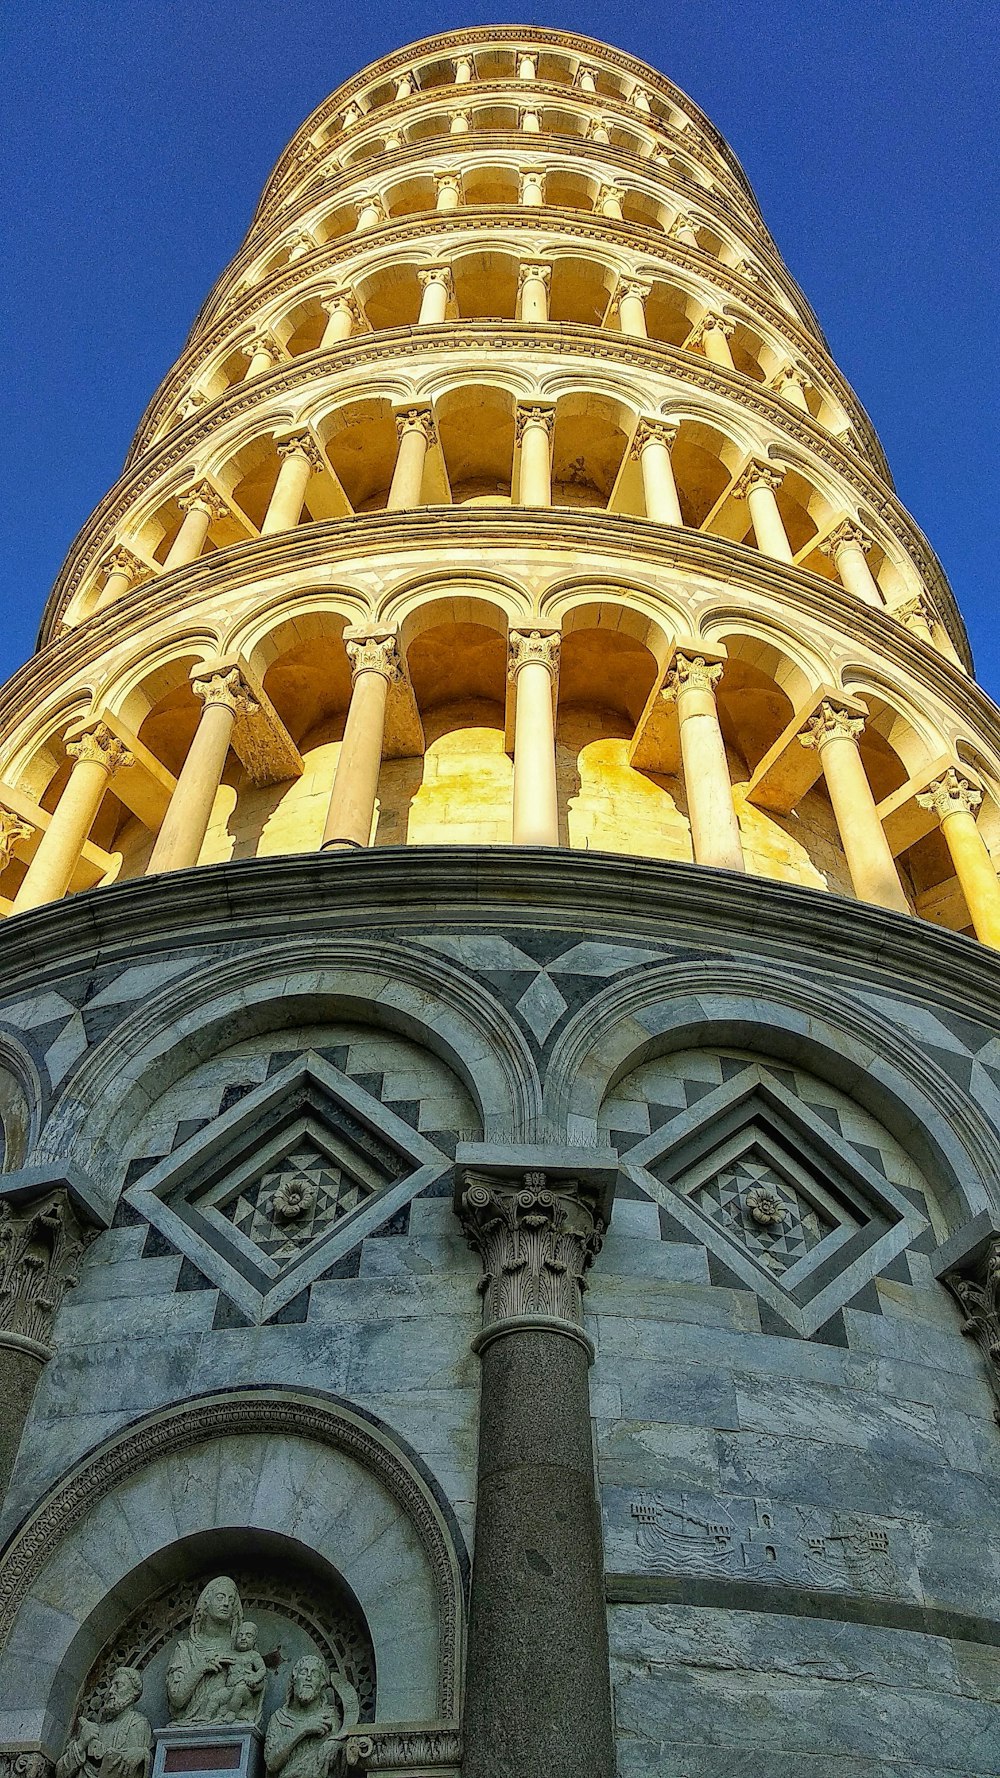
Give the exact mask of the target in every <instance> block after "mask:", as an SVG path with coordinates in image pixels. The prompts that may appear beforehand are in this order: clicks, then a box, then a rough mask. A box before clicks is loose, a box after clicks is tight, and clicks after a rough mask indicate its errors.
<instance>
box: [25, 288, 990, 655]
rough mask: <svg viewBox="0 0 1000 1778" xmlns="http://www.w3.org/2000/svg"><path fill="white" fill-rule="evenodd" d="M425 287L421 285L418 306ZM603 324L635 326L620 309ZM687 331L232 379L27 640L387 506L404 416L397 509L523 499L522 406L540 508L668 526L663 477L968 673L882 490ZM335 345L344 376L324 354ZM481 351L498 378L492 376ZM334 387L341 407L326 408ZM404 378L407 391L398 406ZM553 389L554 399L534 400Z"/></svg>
mask: <svg viewBox="0 0 1000 1778" xmlns="http://www.w3.org/2000/svg"><path fill="white" fill-rule="evenodd" d="M539 281H540V282H544V275H543V276H542V278H541V279H540V280H536V282H539ZM529 282H530V280H529ZM526 287H527V286H525V287H524V288H526ZM524 288H522V300H523V295H524ZM428 294H433V289H431V290H430V291H428V290H425V291H424V292H423V295H422V301H423V300H425V298H426V297H427V295H428ZM621 294H622V297H623V298H624V300H625V301H626V302H628V303H630V304H631V307H632V309H634V310H638V311H639V312H640V314H641V309H642V296H641V293H640V294H637V293H636V292H635V290H634V289H631V290H630V289H629V288H628V287H625V289H624V290H623V292H622V293H621ZM621 308H622V302H621V301H619V310H621ZM619 318H620V320H621V321H622V323H623V325H628V324H633V325H634V324H635V321H634V317H632V316H631V315H630V313H629V312H628V311H627V310H626V312H624V313H621V314H620V317H619ZM703 332H704V334H705V337H706V341H707V343H708V345H709V346H710V347H711V346H712V339H713V336H717V344H716V345H715V346H714V348H712V349H713V357H709V356H708V355H707V353H706V354H701V353H693V352H688V351H684V350H682V349H678V348H674V347H670V346H667V345H665V344H662V343H651V342H649V341H648V340H645V339H643V338H641V337H639V335H638V334H637V333H633V334H631V335H630V334H627V333H622V332H620V331H615V332H614V333H610V332H600V333H598V332H596V331H595V330H594V329H590V328H585V327H580V326H569V325H564V326H563V327H562V328H561V329H560V330H559V332H558V336H557V337H556V336H553V337H552V338H550V337H549V336H548V333H547V328H546V324H544V323H542V324H526V325H525V326H521V327H518V328H510V329H508V331H507V332H506V334H505V333H504V332H503V330H502V328H501V327H498V326H491V325H490V324H487V323H470V324H468V328H467V329H465V328H463V329H458V328H456V326H455V324H454V323H449V322H446V323H444V324H437V323H432V324H431V325H427V326H426V327H420V326H418V327H415V328H413V329H405V330H399V329H397V330H387V331H386V333H385V334H380V335H377V336H373V335H365V336H359V337H358V339H357V340H356V341H355V342H353V344H352V342H351V341H346V342H342V343H341V345H340V346H336V347H334V348H333V357H332V358H330V359H328V358H327V356H326V354H323V353H319V352H317V353H312V354H305V355H303V357H301V358H300V359H298V360H297V361H295V362H294V363H293V364H291V365H289V366H287V367H284V368H279V369H275V370H272V371H270V372H263V373H261V374H258V375H256V376H254V377H251V378H249V379H248V380H246V381H245V382H244V384H241V385H240V386H239V388H234V389H232V390H230V391H229V392H228V394H226V395H224V396H223V397H220V398H219V400H218V401H217V402H216V403H215V404H213V409H212V412H211V413H210V414H208V415H205V416H197V417H195V418H194V419H192V420H191V421H189V422H187V423H186V424H185V425H184V426H182V427H180V428H178V429H177V431H176V432H175V433H172V434H171V435H170V436H169V437H168V438H167V439H165V440H164V441H162V443H161V444H160V445H159V446H158V447H157V448H156V449H155V450H151V451H150V452H147V453H146V455H145V457H144V458H143V459H141V460H140V461H139V463H137V464H136V465H135V466H134V467H133V469H132V471H131V472H130V473H129V474H127V475H126V476H125V477H124V478H123V479H122V481H121V482H120V483H119V485H118V487H117V488H116V489H114V490H112V492H111V494H110V495H109V496H108V497H107V499H106V500H105V502H104V503H103V504H102V506H101V507H99V508H98V510H97V512H96V514H95V515H94V517H93V519H92V520H91V522H90V524H89V526H88V527H87V528H86V529H85V531H84V532H83V533H82V534H81V537H80V538H79V539H78V540H77V544H76V545H75V546H74V549H73V551H72V552H71V554H70V556H69V558H68V560H67V563H66V566H65V568H64V570H63V573H62V575H61V577H60V580H59V582H58V583H57V586H56V588H55V590H54V593H53V596H52V599H51V601H50V605H49V608H48V611H47V613H46V617H45V620H44V627H43V632H42V634H43V638H47V637H49V636H51V635H53V634H55V633H56V626H57V625H58V623H60V622H61V621H63V620H64V619H67V620H68V621H70V622H79V621H82V620H83V619H84V618H85V617H86V616H87V615H89V614H90V613H92V612H93V610H94V609H95V608H97V607H98V606H99V605H101V604H106V603H108V602H111V601H113V600H114V599H116V598H117V597H120V595H121V593H122V592H123V591H124V590H125V589H126V587H127V586H128V585H130V584H138V583H141V582H143V581H144V580H146V579H149V578H151V577H153V576H158V575H160V574H161V573H170V572H172V571H173V570H174V569H176V568H178V567H180V566H182V565H184V564H185V563H186V562H188V561H190V560H193V559H195V558H196V557H198V556H199V555H200V554H201V553H202V551H203V550H206V549H207V550H211V551H214V550H216V549H231V548H235V547H237V546H238V545H240V544H243V543H246V542H248V541H251V540H253V539H254V538H255V537H257V536H258V535H260V534H265V535H267V534H270V533H273V532H274V531H275V530H276V529H287V528H292V527H294V526H295V525H296V524H297V525H298V529H300V530H301V529H303V528H306V527H308V525H309V524H311V523H314V522H320V521H330V520H334V521H338V522H343V523H345V524H350V523H351V522H352V517H353V516H356V515H358V514H359V513H363V512H367V511H372V510H378V509H380V508H382V509H385V508H387V507H388V508H390V510H391V504H390V491H391V486H392V480H393V473H394V464H395V460H396V453H397V450H398V448H399V428H400V427H401V426H402V425H403V424H404V422H405V419H406V416H407V414H409V413H410V412H411V411H416V410H418V409H419V410H420V411H422V412H424V413H427V414H428V415H429V416H430V419H431V421H432V424H431V426H430V429H429V431H428V433H427V439H426V450H425V452H424V459H423V467H424V473H423V476H422V479H421V482H420V484H419V486H418V485H417V484H414V488H413V492H412V495H411V496H410V497H408V499H407V502H406V504H407V505H414V506H415V505H421V506H433V507H435V508H437V509H442V508H448V509H449V510H451V511H455V510H457V509H459V508H460V507H461V506H462V505H463V504H464V503H466V502H479V501H483V500H486V501H489V502H490V503H492V504H497V503H500V504H508V503H510V504H513V505H517V504H525V502H524V501H523V499H522V495H521V488H520V463H521V449H520V432H519V425H520V422H519V415H520V414H522V413H523V412H525V411H527V409H529V408H530V407H532V405H534V404H537V403H538V402H541V403H542V404H543V405H548V406H551V407H552V410H553V426H552V429H551V443H552V450H551V460H552V468H551V476H550V487H549V492H548V495H547V497H546V500H545V502H544V504H549V503H550V502H551V503H553V504H555V505H557V506H560V507H564V508H572V509H581V508H590V509H592V510H595V511H603V512H605V513H606V514H608V515H609V516H612V517H616V518H617V517H619V516H621V515H626V514H630V515H636V516H646V517H649V518H651V519H653V520H654V521H656V522H667V523H675V524H676V522H677V517H676V512H675V510H674V508H673V506H670V507H664V506H663V505H662V503H661V504H659V505H658V504H657V498H656V486H658V485H659V483H660V482H662V480H663V476H664V475H665V474H667V473H669V474H670V475H671V476H672V478H673V480H674V482H675V484H676V495H677V502H678V503H679V511H680V521H681V523H682V524H683V525H684V526H687V527H690V528H691V529H694V530H698V531H700V532H703V533H705V534H708V535H717V536H721V537H724V538H726V539H728V540H729V541H732V542H734V543H744V542H745V543H746V545H747V546H748V547H751V548H753V547H756V548H759V549H762V550H764V551H765V552H766V553H768V554H770V555H771V556H772V557H774V558H775V559H777V560H779V561H782V562H785V563H787V564H789V565H792V566H794V567H796V568H800V569H805V570H807V571H808V572H809V573H810V574H815V575H818V576H820V577H822V578H824V579H828V580H829V579H839V580H840V581H841V582H842V583H843V584H844V585H845V586H846V587H847V588H848V590H849V591H850V592H851V593H852V594H853V595H854V596H855V597H857V598H859V599H861V600H862V601H863V602H865V603H870V604H873V605H877V606H878V605H886V606H888V607H889V608H890V609H892V611H893V612H894V613H895V614H898V615H899V617H900V621H904V622H908V623H909V622H914V623H916V624H917V625H918V626H919V628H920V632H921V634H924V635H929V636H930V638H931V639H932V640H933V643H934V645H935V646H937V647H939V648H941V649H942V650H943V651H944V652H945V653H947V654H949V655H950V658H952V659H953V660H960V659H967V655H966V653H965V650H966V643H965V637H964V630H963V628H962V625H961V620H960V618H959V617H958V614H957V611H956V610H955V607H954V602H953V600H952V597H951V594H950V590H949V589H948V586H947V583H946V581H945V579H944V576H943V574H942V573H941V570H940V567H939V565H938V564H937V562H936V559H935V558H934V556H933V554H932V552H931V551H930V548H929V546H928V545H927V543H926V540H925V539H924V538H923V537H922V536H921V534H920V532H919V531H918V530H917V528H916V526H915V525H914V524H913V522H912V520H911V519H910V518H909V516H908V515H907V514H906V513H905V512H904V510H903V509H902V508H901V507H900V506H899V504H898V502H897V501H896V500H895V499H894V497H893V496H892V495H891V494H889V492H888V491H887V490H886V489H885V487H884V484H882V483H881V481H879V480H878V478H875V477H873V476H872V475H871V474H870V473H869V472H867V471H866V470H865V468H864V465H863V463H862V462H861V461H860V460H859V459H857V458H856V457H855V456H854V455H853V454H851V453H848V452H845V451H844V449H843V447H842V446H841V445H840V444H839V442H838V441H837V440H836V439H834V438H833V437H832V436H831V435H830V434H829V433H827V432H826V429H825V428H823V427H821V426H820V425H819V424H818V423H817V422H816V421H815V420H814V419H813V418H812V416H811V415H810V414H808V413H807V412H806V411H804V410H803V409H802V408H801V407H800V406H798V405H797V404H796V403H794V402H792V401H791V400H789V399H788V398H787V397H786V396H784V395H779V394H778V393H777V392H775V391H773V390H765V389H762V388H760V387H759V386H756V385H755V386H754V390H755V393H754V396H753V399H752V401H751V399H750V396H749V392H748V391H749V385H748V380H747V379H746V378H745V377H743V376H742V375H741V373H739V372H737V371H734V370H732V369H731V368H730V367H729V366H728V365H726V364H724V363H720V362H718V361H717V360H718V356H719V352H720V349H721V351H723V352H727V351H729V337H728V334H727V328H726V326H725V324H722V325H720V326H718V327H716V326H714V325H713V326H712V327H711V328H706V329H703ZM598 339H599V340H600V341H601V345H602V354H601V359H602V367H601V370H600V372H598V371H597V370H596V369H595V368H594V360H595V356H596V354H595V346H596V342H597V340H598ZM348 347H351V351H352V356H351V357H350V358H349V359H348V361H347V363H346V364H345V363H344V362H343V359H342V358H341V356H340V355H341V354H342V353H344V352H346V351H347V348H348ZM498 348H499V352H500V354H501V355H503V354H506V361H507V363H509V364H510V365H511V367H512V368H511V370H510V372H507V371H506V370H505V369H503V368H497V365H498V355H497V349H498ZM515 353H516V354H517V356H516V359H515V357H514V354H515ZM424 354H426V362H427V372H426V386H427V387H429V388H435V387H436V388H437V389H439V390H441V389H442V387H443V386H444V385H446V383H450V384H451V387H450V388H449V387H447V386H444V387H443V392H442V393H441V394H440V395H439V396H438V398H437V399H436V400H434V401H430V400H429V399H428V397H427V395H425V394H424V393H423V392H422V389H421V385H420V381H419V379H418V378H417V377H416V376H415V375H414V370H415V366H416V364H417V362H418V360H419V359H420V357H421V356H422V355H424ZM470 360H471V362H470ZM574 360H575V362H574ZM394 361H398V362H399V366H400V368H399V371H398V372H396V371H395V370H394V368H393V367H394ZM456 361H457V363H458V364H459V366H460V367H461V368H460V370H458V371H456V369H454V368H453V365H454V364H455V363H456ZM361 364H364V365H365V376H364V392H363V393H362V390H361V388H360V387H359V385H358V382H357V370H358V368H359V366H360V365H361ZM553 365H555V366H556V367H557V368H553ZM338 373H339V375H340V376H341V378H342V380H343V382H345V383H346V385H347V387H349V388H351V389H352V390H353V399H350V400H345V399H344V398H343V397H340V398H339V399H338V395H337V376H338ZM407 383H409V385H410V387H411V388H412V389H413V391H414V392H413V395H412V396H407V395H405V394H401V391H403V390H405V388H406V385H407ZM532 383H533V384H534V389H532V388H531V384H532ZM553 387H554V388H556V389H561V390H563V391H565V393H562V394H561V395H560V396H559V397H558V398H557V399H555V400H553V399H552V398H551V396H550V395H549V393H548V391H549V389H550V388H553ZM383 392H384V393H383ZM295 408H297V409H298V413H299V417H298V418H293V417H292V414H293V412H294V409H295ZM286 416H287V417H286ZM650 426H652V427H654V428H657V429H658V432H657V436H658V437H661V438H662V436H663V429H664V427H666V429H667V430H668V431H669V432H670V433H671V438H670V444H669V452H670V463H669V465H667V464H664V463H663V461H662V458H661V461H660V468H659V470H658V471H657V472H655V473H654V472H653V469H652V464H653V457H652V456H651V455H650V454H649V453H647V452H646V451H645V450H644V449H643V444H644V441H646V439H647V433H648V429H649V427H650ZM294 441H298V444H299V446H300V447H301V452H302V453H304V455H305V456H306V457H307V459H308V461H309V464H310V474H309V475H308V476H306V477H304V479H303V480H302V486H301V500H300V501H299V502H298V510H297V513H296V511H295V508H294V506H290V505H289V504H288V502H287V500H286V498H285V489H286V487H287V477H286V479H285V480H284V481H282V483H281V489H282V497H281V499H280V500H279V501H278V503H277V505H273V504H272V502H273V501H274V497H275V491H276V489H277V487H278V476H279V466H280V463H281V460H282V456H283V454H285V453H287V451H288V450H289V449H290V448H292V445H293V444H294ZM755 465H758V466H760V465H763V466H764V467H763V468H758V469H756V470H755V468H754V466H755ZM763 481H766V482H767V483H768V486H767V488H766V489H764V491H763V492H761V485H762V483H763ZM199 490H202V491H203V492H204V500H203V502H202V508H203V510H202V513H201V517H200V518H198V519H197V520H195V519H193V518H192V517H191V515H190V513H189V512H188V510H187V508H188V507H189V506H190V504H191V502H192V501H196V500H197V495H198V491H199ZM395 504H396V505H398V504H399V502H398V500H397V501H396V502H395ZM527 504H532V505H535V504H539V502H537V501H536V500H534V499H532V500H531V501H529V502H527ZM845 527H846V528H845ZM123 551H124V552H125V553H124V554H122V552H123ZM914 601H917V604H916V605H914Z"/></svg>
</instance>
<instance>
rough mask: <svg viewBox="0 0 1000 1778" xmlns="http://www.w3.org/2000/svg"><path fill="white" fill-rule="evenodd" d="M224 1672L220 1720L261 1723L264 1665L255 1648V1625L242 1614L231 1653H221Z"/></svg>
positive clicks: (265, 1680) (258, 1725) (265, 1674)
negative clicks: (225, 1674)
mask: <svg viewBox="0 0 1000 1778" xmlns="http://www.w3.org/2000/svg"><path fill="white" fill-rule="evenodd" d="M221 1660H222V1663H223V1666H224V1668H225V1669H226V1672H227V1683H226V1700H225V1709H224V1711H223V1713H222V1721H223V1722H252V1723H254V1724H255V1725H256V1726H257V1727H258V1728H259V1727H260V1718H261V1712H262V1711H263V1708H264V1687H265V1686H266V1684H267V1668H266V1667H265V1665H264V1663H263V1661H262V1660H261V1657H260V1655H259V1653H258V1651H257V1626H256V1624H252V1623H251V1622H250V1619H249V1618H244V1619H243V1622H242V1623H241V1624H237V1625H236V1627H235V1629H234V1631H233V1653H232V1654H231V1655H222V1656H221Z"/></svg>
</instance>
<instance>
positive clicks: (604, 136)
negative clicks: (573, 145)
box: [587, 117, 611, 148]
mask: <svg viewBox="0 0 1000 1778" xmlns="http://www.w3.org/2000/svg"><path fill="white" fill-rule="evenodd" d="M587 140H588V141H590V142H597V143H598V144H599V145H600V147H602V148H607V147H609V146H610V143H611V131H610V130H609V129H608V126H607V122H606V120H605V119H604V118H603V117H595V118H594V121H593V123H592V124H591V126H590V128H589V130H588V131H587Z"/></svg>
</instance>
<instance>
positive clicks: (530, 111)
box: [517, 105, 542, 136]
mask: <svg viewBox="0 0 1000 1778" xmlns="http://www.w3.org/2000/svg"><path fill="white" fill-rule="evenodd" d="M517 124H518V129H521V130H524V131H525V132H526V134H527V135H529V136H537V135H538V134H539V133H540V131H541V127H542V119H541V116H540V114H539V112H538V111H537V109H536V108H535V106H534V105H529V106H528V107H527V108H526V109H525V110H523V111H521V112H519V114H518V119H517Z"/></svg>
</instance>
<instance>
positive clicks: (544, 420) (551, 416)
mask: <svg viewBox="0 0 1000 1778" xmlns="http://www.w3.org/2000/svg"><path fill="white" fill-rule="evenodd" d="M555 423H556V410H555V407H554V405H553V403H552V402H551V401H522V402H519V403H518V407H517V412H516V413H515V415H514V443H515V444H518V445H519V444H522V443H523V441H524V434H525V431H526V429H527V428H528V427H529V426H544V428H545V431H546V433H547V434H548V436H549V438H551V437H552V429H553V427H554V426H555Z"/></svg>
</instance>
